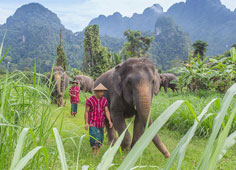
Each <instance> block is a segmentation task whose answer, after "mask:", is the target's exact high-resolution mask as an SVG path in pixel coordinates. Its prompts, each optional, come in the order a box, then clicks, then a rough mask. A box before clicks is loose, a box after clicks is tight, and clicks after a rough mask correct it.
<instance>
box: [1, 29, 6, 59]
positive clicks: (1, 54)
mask: <svg viewBox="0 0 236 170" xmlns="http://www.w3.org/2000/svg"><path fill="white" fill-rule="evenodd" d="M6 34H7V32H5V34H4V36H3V39H2V43H1V46H0V57H2V49H3V44H4V40H5V37H6Z"/></svg>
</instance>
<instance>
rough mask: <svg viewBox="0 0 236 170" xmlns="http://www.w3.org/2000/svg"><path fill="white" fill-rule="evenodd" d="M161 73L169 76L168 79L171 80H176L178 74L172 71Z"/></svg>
mask: <svg viewBox="0 0 236 170" xmlns="http://www.w3.org/2000/svg"><path fill="white" fill-rule="evenodd" d="M161 75H162V76H165V77H167V79H168V80H169V81H171V80H175V79H176V78H177V77H176V75H174V74H172V73H163V74H161Z"/></svg>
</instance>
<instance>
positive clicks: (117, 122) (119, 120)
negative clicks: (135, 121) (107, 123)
mask: <svg viewBox="0 0 236 170" xmlns="http://www.w3.org/2000/svg"><path fill="white" fill-rule="evenodd" d="M111 112H112V111H111ZM111 119H112V122H113V125H114V127H115V129H116V130H117V131H118V134H119V136H120V135H121V134H122V132H124V131H125V129H126V128H127V126H126V123H125V118H124V116H123V113H121V112H114V111H113V112H112V113H111ZM130 142H131V137H130V134H129V131H128V130H127V131H126V133H125V137H124V139H123V141H122V143H121V148H122V150H129V149H130Z"/></svg>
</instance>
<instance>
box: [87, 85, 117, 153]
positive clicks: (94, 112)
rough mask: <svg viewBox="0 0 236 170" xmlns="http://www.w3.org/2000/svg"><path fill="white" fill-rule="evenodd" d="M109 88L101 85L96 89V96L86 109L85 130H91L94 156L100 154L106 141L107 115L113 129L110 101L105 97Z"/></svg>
mask: <svg viewBox="0 0 236 170" xmlns="http://www.w3.org/2000/svg"><path fill="white" fill-rule="evenodd" d="M106 90H107V88H106V87H104V86H103V85H102V84H99V85H98V86H97V87H96V88H95V89H94V93H95V95H93V96H91V97H89V98H88V99H87V100H86V107H85V116H84V117H85V130H88V129H89V135H90V140H89V142H90V146H91V147H92V149H93V155H95V156H96V155H97V154H98V153H99V150H100V147H101V146H102V143H103V139H104V123H105V115H106V118H107V119H108V122H109V127H110V128H112V126H113V124H112V122H111V118H110V112H109V110H108V101H107V99H106V98H105V97H103V95H104V91H106Z"/></svg>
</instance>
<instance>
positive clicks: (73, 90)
mask: <svg viewBox="0 0 236 170" xmlns="http://www.w3.org/2000/svg"><path fill="white" fill-rule="evenodd" d="M69 92H70V94H72V95H75V97H74V96H70V102H71V103H72V104H75V103H79V92H80V89H79V87H78V86H75V87H74V86H72V87H71V88H70V90H69Z"/></svg>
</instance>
